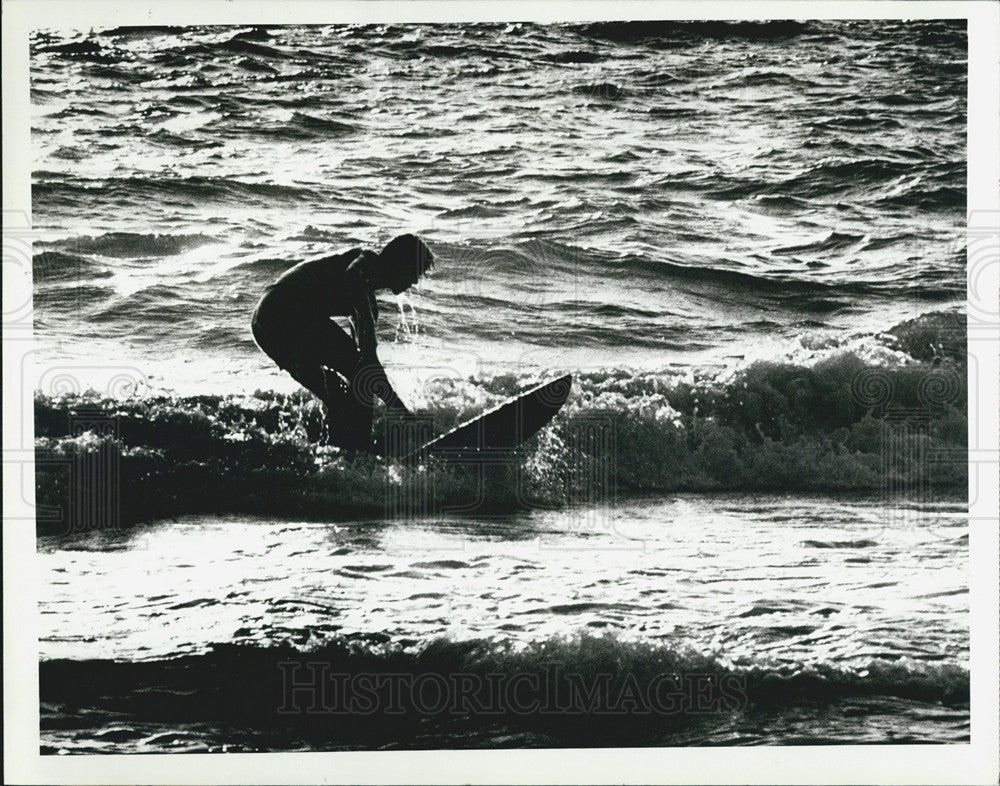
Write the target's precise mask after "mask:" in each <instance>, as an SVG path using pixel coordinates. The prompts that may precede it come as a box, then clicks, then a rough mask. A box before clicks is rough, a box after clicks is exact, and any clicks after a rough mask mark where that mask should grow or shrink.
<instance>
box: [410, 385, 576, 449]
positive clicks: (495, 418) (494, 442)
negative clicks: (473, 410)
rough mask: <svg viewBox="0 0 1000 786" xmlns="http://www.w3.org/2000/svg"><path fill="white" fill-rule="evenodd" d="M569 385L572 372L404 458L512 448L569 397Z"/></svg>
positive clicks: (534, 430)
mask: <svg viewBox="0 0 1000 786" xmlns="http://www.w3.org/2000/svg"><path fill="white" fill-rule="evenodd" d="M572 386H573V376H572V375H571V374H566V375H564V376H562V377H559V378H558V379H554V380H552V381H551V382H546V383H544V384H542V385H538V386H537V387H534V388H532V389H531V390H528V391H526V392H524V393H522V394H521V395H519V396H517V397H516V398H514V399H511V400H510V401H507V402H505V403H503V404H501V405H500V406H498V407H495V408H494V409H492V410H490V411H489V412H486V413H484V414H482V415H480V416H479V417H478V418H476V419H475V420H472V421H469V422H468V423H464V424H462V425H461V426H459V427H458V428H456V429H453V430H452V431H449V432H448V433H447V434H444V435H442V436H440V437H438V438H437V439H434V440H432V441H430V442H428V443H427V444H425V445H423V447H421V448H420V449H419V450H417V451H415V452H414V453H412V454H410V455H409V456H407V457H406V458H410V457H415V456H418V455H429V454H433V455H437V456H441V457H444V458H452V457H453V458H456V459H466V458H468V457H469V456H470V455H472V456H475V455H477V454H485V453H491V454H495V453H500V452H503V451H509V450H512V449H514V448H516V447H518V446H519V445H521V443H523V442H524V441H525V440H527V439H529V438H531V437H533V436H534V435H535V434H536V433H538V431H539V430H540V429H542V428H543V427H544V426H545V425H546V424H547V423H548V422H549V421H550V420H552V418H553V417H554V416H555V414H556V413H557V412H558V411H559V409H560V407H562V405H563V404H565V403H566V399H567V398H569V394H570V390H571V389H572Z"/></svg>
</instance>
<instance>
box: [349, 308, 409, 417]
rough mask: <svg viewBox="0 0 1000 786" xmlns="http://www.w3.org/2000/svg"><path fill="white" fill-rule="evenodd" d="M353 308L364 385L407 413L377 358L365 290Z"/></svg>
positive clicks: (393, 407) (373, 330) (376, 346)
mask: <svg viewBox="0 0 1000 786" xmlns="http://www.w3.org/2000/svg"><path fill="white" fill-rule="evenodd" d="M356 302H357V305H356V307H355V309H354V329H355V331H356V332H357V336H358V349H359V350H360V352H361V367H362V371H361V372H360V373H362V374H364V375H365V377H366V379H365V385H366V386H370V390H371V391H372V392H374V393H375V395H377V396H378V397H379V398H380V399H382V400H383V401H384V402H385V404H386V406H387V407H390V408H392V409H401V410H402V411H403V412H406V413H409V410H408V409H407V408H406V405H405V404H404V403H403V401H402V399H400V397H399V396H398V395H397V394H396V391H395V389H394V388H393V387H392V383H391V382H389V377H387V376H386V373H385V369H384V368H383V367H382V363H381V362H380V361H379V359H378V352H377V348H378V338H377V336H376V332H375V315H374V314H373V313H372V308H371V302H370V301H369V299H368V296H367V292H365V293H363V294H362V296H361V297H359V298H357V300H356Z"/></svg>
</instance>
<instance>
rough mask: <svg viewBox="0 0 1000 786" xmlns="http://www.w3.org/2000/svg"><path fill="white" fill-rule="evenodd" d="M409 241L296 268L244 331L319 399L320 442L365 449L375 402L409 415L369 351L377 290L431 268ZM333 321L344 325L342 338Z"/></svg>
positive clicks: (395, 287) (396, 287) (373, 345)
mask: <svg viewBox="0 0 1000 786" xmlns="http://www.w3.org/2000/svg"><path fill="white" fill-rule="evenodd" d="M433 262H434V255H433V254H431V252H430V250H429V249H428V248H427V246H426V245H425V244H424V242H423V241H422V240H420V238H418V237H416V236H415V235H400V236H399V237H397V238H395V239H394V240H392V241H391V242H390V243H389V244H388V245H387V246H386V247H385V248H384V249H382V251H381V253H374V252H371V251H364V250H362V249H359V248H354V249H351V250H350V251H346V252H344V253H343V254H337V255H335V256H330V257H324V258H322V259H314V260H309V261H306V262H302V263H301V264H298V265H296V266H295V267H293V268H291V269H290V270H288V271H286V272H285V273H284V274H283V275H282V276H281V277H280V278H278V280H277V281H275V282H274V284H272V285H271V286H270V287H269V288H268V289H267V291H266V292H265V293H264V296H263V297H262V298H261V300H260V303H258V305H257V308H256V310H255V311H254V314H253V320H252V323H251V327H252V330H253V336H254V339H255V340H256V342H257V345H258V346H259V347H260V348H261V349H262V350H263V351H264V352H266V353H267V354H268V355H269V356H270V357H271V358H272V359H273V360H274V362H275V363H277V364H278V367H279V368H281V369H283V370H285V371H287V372H288V373H289V374H291V375H292V377H293V378H294V379H295V380H296V381H297V382H298V383H299V384H301V385H302V386H303V387H305V388H307V389H308V390H310V391H311V392H312V393H313V394H315V395H316V396H318V397H319V399H320V400H321V401H322V402H323V404H324V405H325V406H326V409H327V418H326V423H327V441H328V442H329V444H332V445H337V446H339V447H342V448H346V449H348V450H364V451H371V450H372V449H373V443H372V416H373V412H374V399H375V397H376V396H377V397H378V398H380V399H382V401H384V402H385V404H386V405H387V406H388V407H390V408H391V409H393V410H396V411H397V413H398V414H402V415H409V414H410V413H409V411H408V410H407V408H406V406H405V405H404V404H403V402H402V401H401V400H400V398H399V396H398V395H396V391H395V390H394V389H393V387H392V384H391V383H390V382H389V378H388V377H387V376H386V373H385V369H384V368H383V367H382V364H381V363H380V362H379V359H378V355H377V353H376V349H377V346H378V340H377V337H376V329H375V328H376V324H377V322H378V305H377V304H376V302H375V293H376V292H377V291H378V290H380V289H388V290H391V291H392V292H393V293H394V294H397V295H398V294H399V293H401V292H403V291H405V290H406V289H408V288H409V287H410V286H411V285H413V284H415V283H416V282H417V280H418V279H419V278H420V276H422V275H423V274H424V273H425V272H426V271H427V269H428V268H429V267H430V266H431V265H432V264H433ZM332 317H347V318H349V319H350V324H351V333H350V334H348V333H347V331H345V330H344V329H343V328H341V327H340V326H339V325H338V324H337V323H336V322H334V321H333V319H332Z"/></svg>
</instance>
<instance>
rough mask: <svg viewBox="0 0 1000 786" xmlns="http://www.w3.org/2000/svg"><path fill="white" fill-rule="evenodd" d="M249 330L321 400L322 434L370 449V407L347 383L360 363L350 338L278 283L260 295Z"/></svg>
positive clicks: (351, 446)
mask: <svg viewBox="0 0 1000 786" xmlns="http://www.w3.org/2000/svg"><path fill="white" fill-rule="evenodd" d="M251 330H252V331H253V337H254V340H255V341H256V342H257V345H258V346H259V347H260V348H261V349H262V350H264V352H265V353H267V354H268V355H269V356H270V357H271V358H272V359H273V360H274V362H275V363H277V364H278V367H279V368H281V369H282V370H284V371H287V372H288V373H289V374H291V375H292V377H293V378H294V379H295V380H296V381H297V382H298V383H299V384H300V385H302V386H303V387H305V388H306V389H308V390H309V391H311V392H312V393H313V394H315V395H316V396H318V397H319V399H320V400H321V401H322V402H323V403H324V404H325V405H326V407H327V432H328V433H327V440H328V441H329V442H330V443H331V444H335V445H340V446H341V447H345V448H349V449H352V450H371V447H372V445H371V429H372V418H373V414H374V412H373V407H372V404H371V403H370V402H368V401H367V400H362V397H360V396H358V395H356V394H355V393H356V391H354V390H353V386H352V382H353V381H354V379H355V377H356V375H357V373H358V370H359V368H360V367H361V352H360V351H359V349H358V346H357V344H356V343H355V341H354V339H353V338H352V337H351V336H350V335H348V334H347V333H346V332H345V331H344V330H343V329H342V328H341V327H340V326H339V325H337V324H336V323H335V322H333V321H332V320H331V319H330V318H329V317H325V316H321V315H316V314H314V313H310V312H309V311H307V310H303V309H302V308H301V304H298V303H294V302H293V301H292V300H291V299H289V298H287V297H285V296H284V295H283V293H282V291H281V290H280V289H279V290H274V289H272V290H270V291H268V293H267V294H265V295H264V297H263V298H261V301H260V303H259V304H258V305H257V308H256V310H255V311H254V315H253V319H252V321H251Z"/></svg>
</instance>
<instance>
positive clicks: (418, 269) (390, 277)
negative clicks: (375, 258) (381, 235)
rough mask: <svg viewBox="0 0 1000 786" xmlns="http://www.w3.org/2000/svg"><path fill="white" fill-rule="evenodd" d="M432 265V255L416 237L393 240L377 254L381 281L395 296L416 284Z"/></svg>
mask: <svg viewBox="0 0 1000 786" xmlns="http://www.w3.org/2000/svg"><path fill="white" fill-rule="evenodd" d="M433 264H434V255H433V254H432V253H431V250H430V249H429V248H427V246H426V245H425V244H424V241H422V240H421V239H420V238H419V237H417V236H416V235H400V236H399V237H397V238H394V239H393V240H391V241H389V243H388V245H386V247H385V248H383V249H382V253H381V254H379V267H380V268H381V273H382V276H383V279H382V280H383V282H384V283H385V286H387V287H389V289H391V290H392V291H393V293H395V294H397V295H398V294H399V293H400V292H403V291H404V290H406V289H409V288H410V286H411V285H413V284H416V283H417V280H418V279H419V278H420V277H421V276H422V275H423V274H424V273H426V272H427V269H428V268H429V267H430V266H431V265H433Z"/></svg>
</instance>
